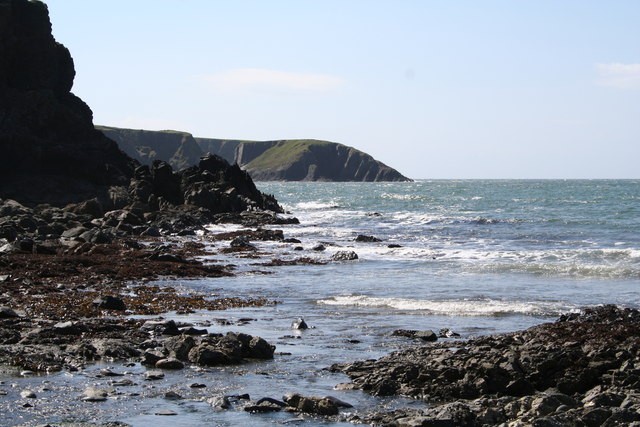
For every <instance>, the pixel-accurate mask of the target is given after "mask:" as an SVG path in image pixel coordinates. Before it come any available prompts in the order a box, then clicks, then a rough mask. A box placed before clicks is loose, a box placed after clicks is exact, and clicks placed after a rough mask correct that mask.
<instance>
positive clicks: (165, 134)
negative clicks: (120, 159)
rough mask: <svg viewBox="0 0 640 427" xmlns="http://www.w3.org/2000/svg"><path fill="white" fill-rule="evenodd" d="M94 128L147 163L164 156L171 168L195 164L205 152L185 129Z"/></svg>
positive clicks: (140, 160) (138, 159)
mask: <svg viewBox="0 0 640 427" xmlns="http://www.w3.org/2000/svg"><path fill="white" fill-rule="evenodd" d="M96 129H98V130H99V131H101V132H102V133H103V134H105V135H106V136H107V137H108V138H109V139H112V140H114V141H115V142H117V143H118V146H119V147H120V149H121V150H122V151H124V152H125V153H127V154H128V155H129V156H130V157H133V158H134V159H136V160H137V161H139V162H140V163H142V164H145V165H149V166H151V164H153V161H154V160H164V161H166V162H168V163H169V164H170V165H171V166H173V168H174V169H176V170H180V169H184V168H187V167H189V166H193V165H196V164H198V162H199V161H200V157H202V156H204V155H205V154H206V152H203V151H202V149H201V148H200V146H199V145H198V144H197V143H196V141H195V139H194V138H193V136H191V134H190V133H187V132H178V131H170V130H165V131H151V130H137V129H121V128H114V127H108V126H96ZM214 154H215V153H214ZM221 157H222V156H221ZM227 161H229V160H228V159H227ZM231 163H232V162H231Z"/></svg>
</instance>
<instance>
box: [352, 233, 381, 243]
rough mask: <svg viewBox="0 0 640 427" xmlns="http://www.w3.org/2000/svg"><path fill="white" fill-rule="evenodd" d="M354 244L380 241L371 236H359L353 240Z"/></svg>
mask: <svg viewBox="0 0 640 427" xmlns="http://www.w3.org/2000/svg"><path fill="white" fill-rule="evenodd" d="M355 241H356V242H382V240H380V239H378V238H377V237H373V236H365V235H364V234H359V235H358V237H356V238H355Z"/></svg>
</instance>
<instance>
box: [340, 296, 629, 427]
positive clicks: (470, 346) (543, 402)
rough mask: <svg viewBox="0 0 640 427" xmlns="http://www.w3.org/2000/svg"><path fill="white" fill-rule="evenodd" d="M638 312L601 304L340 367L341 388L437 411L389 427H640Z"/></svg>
mask: <svg viewBox="0 0 640 427" xmlns="http://www.w3.org/2000/svg"><path fill="white" fill-rule="evenodd" d="M639 351H640V312H638V310H632V309H621V308H618V307H615V306H603V307H596V308H588V309H585V310H584V311H583V312H582V313H581V314H570V315H564V316H562V317H561V318H560V319H559V320H558V321H557V322H555V323H545V324H542V325H539V326H534V327H532V328H529V329H527V330H525V331H518V332H513V333H509V334H502V335H490V336H484V337H479V338H476V339H472V340H468V341H448V342H443V343H434V344H428V345H424V346H420V347H416V348H413V349H409V350H405V351H400V352H396V353H392V354H390V355H388V356H385V357H383V358H381V359H379V360H369V361H363V362H355V363H346V364H341V365H334V366H332V367H331V370H332V371H335V372H344V373H346V374H347V375H349V377H350V378H351V380H352V381H353V383H352V384H347V385H343V387H351V388H357V389H360V390H363V391H365V392H367V393H371V394H373V395H376V396H388V395H395V394H399V395H405V396H409V397H413V398H416V399H422V400H425V401H426V402H428V403H431V404H433V405H434V406H433V407H431V408H429V409H426V410H399V411H394V412H388V413H376V414H370V415H367V416H365V417H363V419H362V421H363V422H365V423H371V424H373V425H385V426H432V425H433V426H436V425H437V426H441V425H442V426H449V425H450V426H482V425H505V426H506V425H508V426H525V425H533V426H601V425H603V426H616V425H640V353H639Z"/></svg>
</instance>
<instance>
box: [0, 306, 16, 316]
mask: <svg viewBox="0 0 640 427" xmlns="http://www.w3.org/2000/svg"><path fill="white" fill-rule="evenodd" d="M16 317H19V316H18V314H17V313H16V312H15V311H14V310H13V309H11V308H9V307H0V319H13V318H16Z"/></svg>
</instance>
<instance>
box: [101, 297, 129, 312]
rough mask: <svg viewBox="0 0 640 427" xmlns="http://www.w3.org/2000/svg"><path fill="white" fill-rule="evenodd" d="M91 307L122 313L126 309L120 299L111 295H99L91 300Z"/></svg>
mask: <svg viewBox="0 0 640 427" xmlns="http://www.w3.org/2000/svg"><path fill="white" fill-rule="evenodd" d="M93 306H94V307H96V308H101V309H104V310H117V311H124V310H126V309H127V307H126V305H125V303H124V301H123V300H122V298H118V297H114V296H112V295H101V296H99V297H98V298H96V299H94V300H93Z"/></svg>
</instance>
